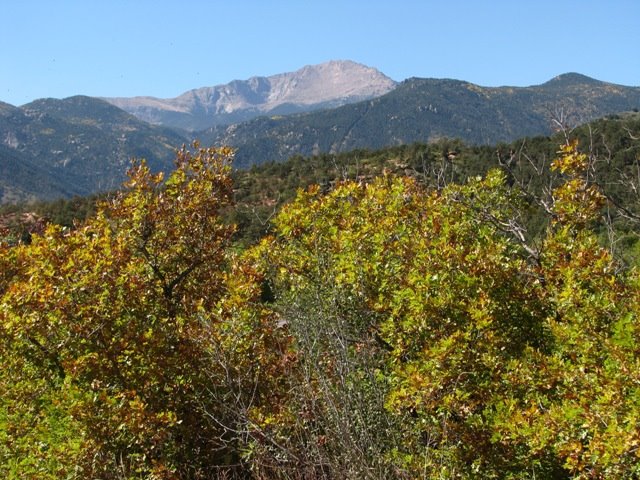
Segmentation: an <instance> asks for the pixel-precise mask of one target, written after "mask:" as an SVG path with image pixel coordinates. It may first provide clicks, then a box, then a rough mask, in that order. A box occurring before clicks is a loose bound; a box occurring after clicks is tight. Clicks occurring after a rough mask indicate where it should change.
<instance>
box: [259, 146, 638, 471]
mask: <svg viewBox="0 0 640 480" xmlns="http://www.w3.org/2000/svg"><path fill="white" fill-rule="evenodd" d="M553 167H554V168H556V169H558V170H561V171H562V173H563V175H564V176H565V177H564V178H563V179H561V181H560V183H559V186H558V187H557V188H556V189H555V190H554V192H553V195H552V198H553V199H554V200H555V201H554V203H553V205H552V208H551V210H550V212H551V213H552V214H553V218H552V221H551V222H549V223H548V228H547V233H546V237H545V238H544V239H543V242H542V245H541V246H540V248H539V249H538V250H534V249H532V248H530V247H529V248H528V246H527V245H526V243H523V242H522V237H521V236H520V235H518V230H517V229H513V228H511V227H512V226H513V225H514V222H516V221H517V220H518V218H519V208H520V207H521V206H522V205H526V203H524V200H525V198H522V197H519V195H518V194H517V193H516V192H515V191H514V190H510V189H509V188H508V186H507V184H506V178H505V175H504V174H502V173H500V172H498V171H493V172H490V173H489V174H488V175H487V176H486V178H484V179H472V180H470V181H469V182H467V183H466V184H465V185H463V186H458V185H449V186H446V187H445V188H444V189H442V190H441V191H439V192H436V191H430V190H425V189H424V188H423V187H421V186H420V185H419V184H417V183H416V181H414V180H411V179H407V178H393V177H381V178H378V179H375V180H374V181H373V182H372V183H369V184H362V183H355V182H345V183H343V184H340V185H339V186H337V187H336V189H335V190H333V191H332V192H330V193H329V194H327V195H325V196H323V195H322V194H321V192H320V190H319V189H318V188H317V187H316V188H311V189H309V190H307V191H306V192H300V193H299V195H298V197H297V199H296V200H295V201H294V202H293V203H292V204H290V205H288V206H287V207H285V208H284V209H283V211H282V213H281V214H280V215H279V216H278V217H277V219H276V220H275V225H276V232H275V233H276V236H275V237H274V238H271V239H267V240H265V241H264V242H263V244H262V245H261V246H260V247H259V251H260V252H262V255H263V258H264V259H265V260H264V262H265V267H264V268H265V269H267V270H269V271H271V274H270V276H271V278H272V285H273V288H274V291H275V298H276V304H277V305H280V307H279V308H280V309H281V314H282V315H284V318H285V319H286V321H288V322H289V323H291V324H292V328H291V330H292V333H293V335H294V337H295V338H296V341H297V345H298V348H299V350H300V351H301V352H302V353H303V354H304V355H305V357H303V358H307V357H310V358H311V359H316V358H327V359H329V360H328V361H329V362H330V365H331V368H329V369H327V368H326V367H324V366H323V364H322V363H313V364H312V365H313V367H312V369H313V371H314V374H313V375H307V376H304V377H301V378H300V379H298V380H297V381H299V382H301V385H302V387H301V388H304V387H305V386H306V388H307V389H308V390H310V391H314V390H313V386H315V385H316V384H318V383H320V384H321V383H322V382H328V383H329V384H330V385H340V386H341V387H342V389H343V392H344V391H345V389H350V388H351V386H350V385H351V384H350V383H349V381H350V379H352V378H354V377H356V378H371V376H370V375H369V372H371V371H375V372H377V374H378V377H375V376H374V377H373V378H377V381H376V382H375V383H374V384H373V386H374V391H375V392H376V393H375V395H378V396H383V397H384V399H385V400H384V404H383V405H382V404H380V403H378V404H373V406H374V409H373V410H365V409H362V405H358V404H356V403H350V402H348V401H347V398H349V397H339V398H337V397H335V396H331V395H328V394H327V393H326V392H323V391H322V390H320V391H318V390H315V391H314V392H315V395H314V396H313V398H314V399H316V402H317V404H320V405H329V406H331V408H333V409H336V410H337V411H339V412H343V413H341V414H340V415H341V418H345V419H346V418H350V415H351V414H352V413H353V412H352V410H351V409H353V408H355V409H357V410H358V411H361V412H365V411H366V412H367V415H369V417H370V418H374V419H375V418H378V419H384V425H386V430H385V439H377V440H379V442H374V444H375V447H374V448H368V449H367V452H369V453H371V457H369V456H367V455H364V456H363V457H362V458H364V460H362V461H361V462H362V464H363V465H368V466H369V468H370V469H369V471H370V472H377V476H378V477H379V478H383V477H385V476H386V478H389V477H391V476H394V475H395V476H399V477H403V476H405V475H406V476H408V477H411V478H413V477H417V476H420V477H423V478H472V477H473V478H476V477H481V478H530V477H531V476H536V477H541V478H634V476H635V475H637V473H638V465H639V463H638V459H637V455H636V452H637V445H638V437H637V436H638V429H637V418H638V415H639V414H640V410H638V402H637V398H636V396H637V388H636V387H635V385H636V383H637V376H636V373H637V368H636V366H637V361H638V351H637V347H636V345H638V340H640V339H638V338H637V334H638V329H637V325H638V321H637V307H636V305H637V302H635V300H634V299H635V298H636V297H637V294H638V291H637V280H636V275H635V273H633V272H630V273H629V274H625V273H623V272H622V271H621V270H619V268H618V266H617V265H616V263H615V261H614V260H613V258H612V256H611V254H610V253H609V252H608V251H607V250H606V249H603V248H602V247H600V246H599V245H598V241H597V236H596V235H595V234H594V233H593V232H592V231H591V230H590V226H591V225H593V221H594V220H596V219H597V217H598V216H599V214H600V208H601V207H602V205H603V201H604V197H603V195H602V193H601V192H600V191H599V190H598V188H597V187H596V186H595V185H593V184H590V183H589V182H588V177H587V175H588V172H587V169H586V157H585V156H583V155H582V154H580V153H578V152H577V150H576V144H575V143H573V144H567V145H565V146H563V147H562V150H561V152H560V156H559V158H558V159H557V160H556V161H555V162H554V164H553ZM536 252H537V255H535V256H532V253H536ZM320 299H322V300H320ZM294 302H297V303H294ZM300 302H301V305H300ZM292 304H295V305H298V306H297V307H296V308H293V309H292V308H291V305H292ZM327 304H329V305H332V308H331V309H330V310H329V311H327V310H326V307H322V305H327ZM308 309H313V314H310V313H304V312H306V311H307V310H308ZM301 312H303V314H304V317H303V319H302V320H300V318H299V317H300V313H301ZM298 321H302V326H295V323H296V322H298ZM313 332H322V334H323V335H320V334H318V333H313ZM309 338H312V339H313V341H311V342H310V344H311V345H312V346H313V348H314V349H319V350H320V351H322V354H319V353H315V354H313V353H311V354H310V348H309V346H308V344H309V340H308V339H309ZM332 338H334V339H337V340H338V343H339V342H342V344H343V345H350V346H352V349H351V350H349V347H343V348H345V349H346V351H349V352H350V353H351V354H352V355H353V356H352V357H349V356H342V357H340V356H337V355H336V354H335V352H336V349H335V347H334V346H332V342H331V339H332ZM321 339H323V340H321ZM323 342H325V343H323ZM362 345H366V349H365V350H366V352H367V354H368V355H372V357H369V360H370V359H371V358H373V363H372V364H371V363H366V362H364V361H358V360H357V359H358V354H359V353H360V352H361V350H360V349H359V346H362ZM354 358H355V359H356V361H354V360H353V359H354ZM312 361H313V360H312ZM380 379H382V381H380ZM347 385H348V386H349V387H346V386H347ZM370 389H371V384H369V383H367V382H364V381H361V382H359V383H357V384H356V391H358V392H359V394H363V393H364V392H370V391H371V390H370ZM297 405H298V404H297V403H295V402H294V403H293V406H294V407H297ZM354 405H355V406H354ZM382 407H384V409H383V408H382ZM297 408H299V407H297ZM361 409H362V410H361ZM385 412H386V415H387V416H385ZM314 413H315V414H314V416H312V422H311V425H313V426H315V427H316V428H320V431H321V432H324V430H322V429H323V428H326V429H328V430H329V431H332V429H331V423H330V421H329V420H328V419H327V418H326V417H323V416H322V408H320V409H319V411H314ZM299 417H302V414H301V413H300V412H298V417H294V418H299ZM300 423H301V424H302V427H301V426H300ZM351 425H353V423H351ZM373 425H376V426H375V427H373ZM371 427H372V428H379V424H377V423H376V422H375V421H373V422H372V423H371ZM282 428H284V429H285V431H291V429H293V431H295V430H296V428H304V429H309V428H310V427H309V425H308V424H307V423H305V422H294V424H293V425H292V424H291V423H290V422H289V423H288V422H287V421H286V419H285V420H284V421H283V425H282ZM365 432H367V430H366V428H364V429H363V431H361V432H358V433H360V434H361V437H360V438H365V437H366V435H363V433H365ZM367 433H368V432H367ZM342 435H343V436H342V437H340V439H344V438H348V437H349V435H351V436H352V437H353V436H354V431H353V430H351V431H349V435H347V434H345V433H343V434H342ZM292 437H293V438H298V437H295V435H293V436H292ZM366 438H368V439H369V441H371V439H372V438H375V437H372V436H369V437H366ZM398 439H400V440H398ZM385 440H386V441H385ZM334 442H336V443H333V447H334V448H335V445H336V444H339V445H341V446H343V448H344V445H345V444H347V443H348V442H344V441H342V442H339V441H338V440H335V439H334ZM316 443H317V442H316ZM292 448H293V447H292ZM299 448H304V446H302V447H299ZM327 448H331V447H327ZM320 456H321V457H322V455H320ZM323 458H327V464H328V465H329V467H328V468H329V471H336V470H339V469H341V468H342V475H344V476H345V477H350V478H358V475H361V472H356V471H353V470H352V471H349V470H348V469H344V468H343V467H341V465H342V464H341V462H340V458H339V457H336V456H333V457H332V456H330V455H328V454H326V453H325V454H324V457H323ZM380 458H384V459H385V460H384V462H385V464H386V465H387V466H388V468H389V470H387V471H386V472H385V474H384V475H382V474H381V472H382V471H383V470H381V469H379V468H378V469H375V467H373V466H374V465H375V462H374V459H378V460H379V459H380ZM372 467H373V468H372ZM418 472H420V474H418ZM374 476H375V475H374Z"/></svg>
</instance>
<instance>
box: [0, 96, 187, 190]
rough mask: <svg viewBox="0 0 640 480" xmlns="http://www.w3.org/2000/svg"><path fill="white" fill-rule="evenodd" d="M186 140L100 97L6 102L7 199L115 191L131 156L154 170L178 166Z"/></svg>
mask: <svg viewBox="0 0 640 480" xmlns="http://www.w3.org/2000/svg"><path fill="white" fill-rule="evenodd" d="M186 141H187V140H186V139H185V138H183V137H182V136H180V135H178V134H176V133H175V132H173V131H171V130H169V129H166V128H162V127H155V126H152V125H149V124H147V123H145V122H142V121H140V120H138V119H136V118H135V117H134V116H132V115H129V114H127V113H126V112H124V111H122V110H120V109H118V108H116V107H114V106H112V105H110V104H109V103H107V102H104V101H102V100H99V99H95V98H90V97H83V96H78V97H70V98H67V99H64V100H56V99H42V100H36V101H35V102H32V103H30V104H27V105H24V106H22V107H20V108H17V107H13V106H11V105H8V104H2V105H0V147H1V148H0V169H2V172H3V173H5V172H6V174H4V175H3V177H2V178H3V179H4V180H3V181H2V184H0V188H1V189H2V192H3V193H2V194H1V195H0V199H1V200H0V201H4V202H6V201H17V200H28V199H31V198H36V197H37V198H40V199H47V198H55V197H60V196H71V195H87V194H89V193H93V192H97V191H104V190H109V189H113V188H116V187H118V186H119V185H120V183H121V182H122V180H123V179H124V178H125V173H126V170H127V169H128V167H129V164H130V159H131V158H132V157H136V158H146V159H147V160H148V163H149V165H150V167H151V168H152V169H154V170H168V169H171V168H172V167H173V159H174V153H175V149H176V148H178V147H179V146H180V145H181V144H183V143H185V142H186Z"/></svg>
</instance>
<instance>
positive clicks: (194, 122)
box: [104, 60, 396, 131]
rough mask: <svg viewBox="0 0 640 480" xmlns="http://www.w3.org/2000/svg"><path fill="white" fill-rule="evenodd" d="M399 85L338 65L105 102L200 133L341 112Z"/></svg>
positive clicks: (350, 65) (361, 69) (353, 64)
mask: <svg viewBox="0 0 640 480" xmlns="http://www.w3.org/2000/svg"><path fill="white" fill-rule="evenodd" d="M395 86H396V82H394V81H393V80H391V79H390V78H389V77H387V76H385V75H384V74H382V73H381V72H380V71H378V70H376V69H375V68H371V67H367V66H365V65H362V64H359V63H356V62H352V61H337V60H334V61H330V62H326V63H322V64H319V65H308V66H306V67H303V68H301V69H300V70H297V71H295V72H290V73H281V74H278V75H273V76H269V77H252V78H250V79H248V80H234V81H232V82H230V83H228V84H226V85H218V86H214V87H203V88H197V89H194V90H189V91H188V92H185V93H183V94H182V95H180V96H178V97H176V98H168V99H161V98H155V97H132V98H104V100H106V101H108V102H109V103H111V104H113V105H115V106H117V107H119V108H121V109H123V110H125V111H127V112H129V113H131V114H133V115H135V116H136V117H138V118H139V119H141V120H144V121H147V122H149V123H153V124H158V125H165V126H169V127H174V128H181V129H184V130H189V131H196V130H204V129H206V128H209V127H212V126H215V125H226V124H231V123H238V122H242V121H246V120H250V119H252V118H254V117H257V116H260V115H286V114H290V113H297V112H305V111H311V110H318V109H321V108H331V107H338V106H341V105H345V104H348V103H354V102H358V101H361V100H367V99H370V98H374V97H379V96H380V95H383V94H385V93H387V92H389V91H391V90H393V89H394V88H395Z"/></svg>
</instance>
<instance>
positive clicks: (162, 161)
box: [0, 62, 640, 203]
mask: <svg viewBox="0 0 640 480" xmlns="http://www.w3.org/2000/svg"><path fill="white" fill-rule="evenodd" d="M344 72H350V73H349V74H348V75H346V74H344V75H343V73H344ZM356 72H360V73H359V75H360V76H358V75H356ZM376 72H377V71H375V70H373V69H369V68H368V67H364V66H362V65H358V64H355V63H353V62H329V63H326V64H322V65H317V66H313V67H305V68H303V69H301V70H299V71H298V72H295V73H293V74H282V75H276V76H274V77H266V78H262V79H260V78H259V77H254V79H252V80H250V81H247V82H232V84H229V85H234V87H233V88H232V87H231V86H228V92H229V95H227V96H226V97H225V98H226V100H225V101H227V102H231V99H232V98H233V99H234V101H235V102H236V103H234V104H232V103H227V104H226V105H228V110H229V112H228V116H227V117H226V118H227V120H229V119H230V118H231V116H232V115H234V114H235V115H238V116H242V115H249V113H248V112H249V110H250V108H248V107H246V106H247V105H249V104H251V105H253V107H251V108H253V111H252V113H251V115H256V114H257V113H258V110H260V109H263V110H261V112H262V113H265V112H268V113H269V115H263V116H261V117H257V118H253V119H251V120H249V121H245V122H239V123H236V124H233V125H217V126H214V127H211V128H209V129H206V130H202V131H199V132H196V133H191V134H188V135H187V134H186V133H180V132H178V131H176V130H174V129H172V128H169V127H165V126H159V125H151V124H149V123H147V122H145V121H142V120H140V119H138V118H137V117H135V116H134V115H132V114H130V113H127V112H125V111H124V110H122V109H120V108H118V107H116V106H114V105H113V104H111V103H109V102H106V101H104V100H101V99H98V98H91V97H84V96H76V97H70V98H66V99H63V100H57V99H41V100H36V101H34V102H32V103H29V104H27V105H23V106H21V107H15V106H12V105H9V104H6V103H2V102H0V203H7V202H16V201H23V200H30V199H34V198H39V199H49V198H56V197H69V196H74V195H86V194H90V193H96V192H100V191H104V190H109V189H113V188H117V187H118V186H119V185H120V183H121V181H122V180H123V179H124V178H125V171H126V170H127V167H128V165H129V161H130V159H131V158H132V157H136V158H146V159H147V160H148V162H149V165H150V166H151V168H152V169H153V170H171V169H172V168H173V159H174V154H175V149H176V148H178V147H179V146H180V145H182V144H183V143H190V139H191V137H193V138H198V139H199V140H201V142H202V143H203V144H205V145H207V144H225V145H230V146H233V147H236V149H237V153H236V162H235V165H236V166H237V167H247V166H249V165H252V164H259V163H264V162H267V161H270V160H275V161H281V160H285V159H287V158H289V157H291V156H294V155H304V156H309V155H313V154H318V153H339V152H346V151H350V150H354V149H363V148H364V149H379V148H383V147H386V146H393V145H405V144H411V143H414V142H433V141H436V140H438V139H441V138H458V139H461V140H464V141H465V142H467V143H472V144H476V145H492V144H495V143H498V142H509V141H512V140H515V139H518V138H522V137H526V136H539V135H546V134H549V133H551V132H552V131H553V127H554V123H553V119H554V118H555V119H556V120H561V121H563V122H564V123H566V124H568V125H577V124H580V123H585V122H587V121H589V120H592V119H595V118H600V117H603V116H606V115H609V114H614V113H618V112H623V111H630V110H634V109H636V110H637V109H638V108H639V107H640V88H638V87H625V86H622V85H615V84H611V83H606V82H601V81H598V80H595V79H592V78H589V77H585V76H584V75H580V74H577V73H568V74H564V75H560V76H558V77H555V78H553V79H551V80H549V81H548V82H546V83H543V84H542V85H536V86H531V87H482V86H478V85H474V84H472V83H469V82H464V81H460V80H450V79H421V78H411V79H408V80H405V81H404V82H401V83H400V84H397V85H396V86H395V88H393V84H392V83H387V84H386V86H384V87H383V86H382V85H383V83H378V86H379V88H381V90H378V93H381V92H382V91H385V90H384V89H385V88H387V89H388V90H386V91H387V93H385V94H384V95H381V96H378V97H375V98H368V99H367V100H364V101H360V102H355V103H350V104H346V105H342V106H340V107H336V108H330V109H329V108H327V109H323V110H317V111H313V112H307V113H294V114H290V115H286V116H285V115H281V114H279V113H278V114H276V113H275V112H280V113H282V112H286V111H291V110H296V108H302V106H301V105H303V104H304V102H308V103H307V104H306V105H307V106H309V105H311V106H313V108H320V107H319V106H320V105H321V103H322V101H324V102H325V106H326V105H328V104H330V103H331V102H341V101H346V100H345V99H349V101H351V100H354V99H355V98H358V95H363V96H366V95H372V94H374V93H375V92H376V90H375V89H373V88H369V89H368V93H367V94H366V95H365V92H364V91H363V90H362V89H360V87H358V85H364V84H365V83H366V79H375V78H378V77H377V76H376V75H377V74H376ZM378 74H379V72H378ZM379 75H381V74H379ZM330 78H333V79H334V81H333V82H331V81H329V79H330ZM347 78H350V79H351V81H353V80H354V79H357V78H359V79H360V80H359V81H356V82H352V83H349V82H348V81H347V80H346V79H347ZM384 78H386V77H384ZM319 79H323V80H322V81H320V80H319ZM387 80H388V79H387ZM388 81H389V82H391V81H390V80H388ZM374 83H375V82H374ZM260 85H262V87H261V86H260ZM349 85H350V86H349ZM354 85H355V86H354ZM372 85H373V83H372V84H370V85H369V86H370V87H371V86H372ZM276 87H277V88H276ZM218 88H219V87H214V88H213V89H212V90H211V92H212V95H214V93H215V92H218V93H220V91H221V90H219V89H218ZM220 88H221V87H220ZM243 88H244V90H243ZM216 89H218V90H216ZM389 89H390V90H389ZM196 92H200V93H201V94H202V95H204V93H203V91H200V90H194V91H192V92H191V97H189V98H191V99H192V100H193V102H195V99H197V98H201V97H198V95H197V94H196ZM232 92H236V93H233V95H231V93H232ZM238 92H244V93H242V95H241V94H240V93H238ZM250 92H253V93H252V94H251V95H250V94H249V93H250ZM260 92H262V93H260ZM336 92H342V95H343V96H342V97H340V98H341V99H342V100H340V99H338V97H336ZM185 95H186V94H185ZM252 95H253V96H252ZM214 96H215V95H214ZM187 97H188V95H187ZM187 97H184V98H185V99H186V98H187ZM202 98H204V97H202ZM220 98H222V97H219V99H220ZM330 98H332V99H333V100H330ZM185 101H186V100H185ZM251 102H253V103H251ZM314 102H315V103H314ZM214 103H215V102H214ZM223 104H224V102H222V100H220V102H219V104H218V107H220V108H222V105H223ZM233 105H235V106H237V107H238V108H237V109H236V110H234V108H236V107H233ZM243 105H244V107H242V106H243ZM241 107H242V108H241ZM245 107H246V108H245ZM203 108H204V107H203ZM211 108H214V107H211ZM216 108H217V107H216ZM243 108H244V110H243ZM310 108H311V107H310ZM234 112H235V113H234ZM243 112H244V113H243ZM188 115H191V117H192V118H195V117H194V116H193V115H194V114H192V113H190V114H188ZM191 117H190V118H191ZM218 118H222V117H218ZM181 132H184V130H181Z"/></svg>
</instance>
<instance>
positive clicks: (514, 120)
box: [198, 74, 640, 166]
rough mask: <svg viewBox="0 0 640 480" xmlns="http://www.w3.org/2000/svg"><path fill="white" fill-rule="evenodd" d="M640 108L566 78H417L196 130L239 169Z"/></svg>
mask: <svg viewBox="0 0 640 480" xmlns="http://www.w3.org/2000/svg"><path fill="white" fill-rule="evenodd" d="M638 107H640V88H638V87H625V86H621V85H614V84H610V83H605V82H600V81H598V80H594V79H591V78H588V77H585V76H582V75H578V74H565V75H561V76H559V77H556V78H554V79H552V80H550V81H549V82H547V83H545V84H542V85H538V86H532V87H518V88H516V87H495V88H487V87H480V86H478V85H474V84H472V83H468V82H464V81H459V80H447V79H444V80H442V79H419V78H412V79H409V80H406V81H404V82H402V83H401V84H400V85H398V87H396V88H395V89H394V90H393V91H391V92H389V93H387V94H386V95H383V96H381V97H378V98H375V99H373V100H368V101H364V102H359V103H355V104H350V105H344V106H342V107H339V108H336V109H332V110H323V111H319V112H312V113H307V114H299V115H291V116H288V117H282V118H281V117H271V118H268V117H262V118H257V119H254V120H251V121H249V122H245V123H241V124H237V125H231V126H225V127H214V128H212V129H209V130H207V131H203V132H199V133H198V136H199V138H201V139H202V140H203V142H205V143H217V144H226V145H231V146H234V147H236V148H237V155H236V158H237V164H238V165H239V166H245V165H249V164H252V163H260V162H261V161H267V160H276V161H281V160H284V159H286V158H288V157H289V156H291V155H294V154H300V155H312V154H315V153H319V152H344V151H348V150H352V149H355V148H369V149H376V148H382V147H384V146H388V145H401V144H408V143H413V142H429V141H433V140H436V139H438V138H442V137H450V138H460V139H462V140H464V141H466V142H470V143H475V144H493V143H497V142H503V141H504V142H508V141H511V140H514V139H516V138H520V137H526V136H536V135H546V134H549V133H551V132H552V130H553V127H554V122H553V120H554V118H555V119H556V120H562V121H563V122H565V123H567V124H569V125H577V124H579V123H584V122H587V121H589V120H592V119H595V118H598V117H602V116H604V115H608V114H611V113H617V112H621V111H625V110H632V109H634V108H638Z"/></svg>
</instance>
